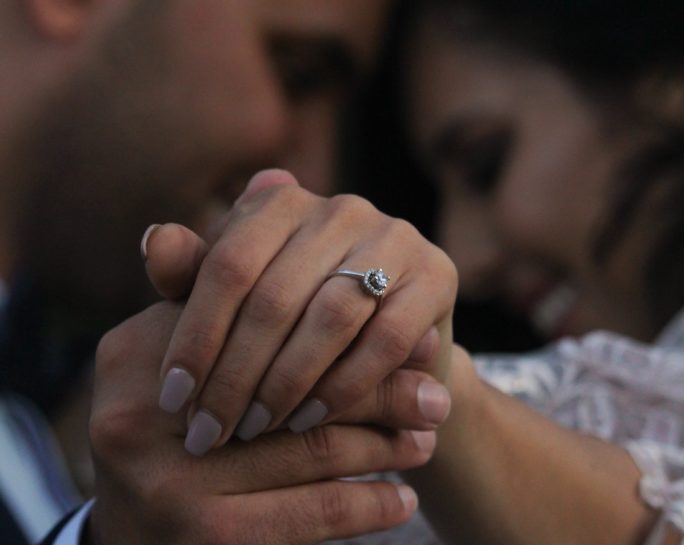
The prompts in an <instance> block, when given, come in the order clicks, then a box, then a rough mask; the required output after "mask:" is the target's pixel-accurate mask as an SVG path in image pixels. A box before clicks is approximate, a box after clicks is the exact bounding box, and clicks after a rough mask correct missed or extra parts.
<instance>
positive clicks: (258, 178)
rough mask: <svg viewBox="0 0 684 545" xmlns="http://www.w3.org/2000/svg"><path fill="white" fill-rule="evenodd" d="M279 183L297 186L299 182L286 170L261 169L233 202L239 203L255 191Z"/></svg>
mask: <svg viewBox="0 0 684 545" xmlns="http://www.w3.org/2000/svg"><path fill="white" fill-rule="evenodd" d="M279 185H292V186H299V182H298V181H297V179H296V178H295V177H294V176H292V174H290V173H289V172H287V171H286V170H281V169H277V168H273V169H269V170H262V171H261V172H258V173H257V174H255V175H254V176H253V177H252V179H251V180H250V181H249V183H248V184H247V187H245V190H244V191H243V192H242V195H240V196H239V197H238V198H237V199H236V200H235V204H236V205H238V204H241V203H243V202H245V201H246V200H249V199H251V198H252V197H253V196H254V195H256V194H257V193H261V192H262V191H264V190H266V189H269V188H271V187H275V186H279Z"/></svg>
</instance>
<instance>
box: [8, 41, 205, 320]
mask: <svg viewBox="0 0 684 545" xmlns="http://www.w3.org/2000/svg"><path fill="white" fill-rule="evenodd" d="M146 35H147V36H149V33H148V34H146ZM134 51H135V52H136V55H133V52H134ZM138 51H145V55H144V56H140V55H137V52H138ZM158 59H163V56H160V55H158V54H155V47H147V46H145V48H143V47H142V46H141V47H137V48H134V49H132V48H131V43H126V44H122V43H121V41H120V40H119V39H117V40H113V41H112V43H109V44H107V46H106V47H104V48H103V52H102V54H101V55H100V56H98V57H97V58H96V59H95V60H94V61H92V62H91V63H90V64H89V66H86V67H82V68H81V70H80V71H79V74H77V75H76V77H74V78H72V80H71V81H70V82H69V83H68V84H66V85H65V86H64V87H63V88H62V89H61V90H60V91H59V92H58V93H55V95H54V96H53V97H52V99H51V100H49V101H48V102H47V103H46V104H45V106H44V107H43V108H40V110H39V111H38V113H37V115H36V116H35V118H34V121H33V122H32V123H30V124H29V125H28V129H27V131H26V132H25V135H24V138H22V139H21V143H22V145H21V146H19V148H18V150H17V153H16V154H15V159H16V160H15V168H14V169H12V171H13V172H15V175H16V177H17V180H16V181H17V184H16V186H17V187H20V188H21V199H20V202H19V205H18V206H17V210H18V211H19V212H18V213H17V214H15V215H16V216H18V217H19V220H18V222H17V223H16V226H15V227H16V231H15V232H16V234H15V241H16V242H18V244H17V245H16V248H17V253H18V263H19V267H18V271H19V274H20V275H22V276H26V277H28V278H30V279H31V282H32V283H33V285H34V286H35V289H36V290H37V291H38V292H39V293H40V294H41V297H42V299H43V301H44V304H45V305H47V306H49V307H50V308H51V309H55V310H57V311H59V312H68V313H69V314H72V315H77V316H78V317H79V318H81V319H83V320H85V321H92V320H93V319H95V320H96V321H97V322H98V323H108V324H113V323H115V322H116V321H119V320H121V319H123V318H124V317H126V316H128V315H130V314H131V313H133V312H135V311H138V310H139V309H141V308H142V307H144V306H146V305H147V304H148V303H149V302H150V301H152V300H153V295H152V291H151V288H149V287H148V282H147V280H146V276H145V271H144V267H143V264H142V262H141V259H140V255H139V250H138V248H139V241H140V237H141V236H142V234H143V232H144V231H145V229H146V228H147V226H148V225H150V224H151V223H165V222H169V221H174V222H179V223H184V224H186V225H188V224H189V225H192V222H193V221H194V220H195V219H196V218H197V217H198V215H199V214H200V213H201V211H202V209H203V207H204V206H206V199H207V195H206V194H205V195H204V196H202V183H203V182H202V181H201V180H202V179H203V178H204V179H206V178H207V176H206V175H205V173H204V172H202V166H201V165H202V162H203V158H202V154H201V153H199V150H198V149H197V148H196V147H195V149H193V145H192V144H191V143H190V142H191V140H190V139H189V138H187V135H188V133H189V132H191V131H190V129H189V124H188V122H187V119H183V117H182V115H180V114H179V112H178V109H179V103H178V102H177V101H176V102H175V103H174V101H173V100H171V101H169V103H168V104H165V102H164V100H163V99H162V100H160V97H159V92H158V91H159V89H162V88H163V85H162V83H160V81H164V80H163V74H162V73H161V72H163V70H164V68H163V63H160V62H159V60H158ZM152 85H154V88H153V87H152ZM205 170H206V169H205ZM194 181H196V182H197V183H196V185H193V182H194ZM203 199H204V201H203Z"/></svg>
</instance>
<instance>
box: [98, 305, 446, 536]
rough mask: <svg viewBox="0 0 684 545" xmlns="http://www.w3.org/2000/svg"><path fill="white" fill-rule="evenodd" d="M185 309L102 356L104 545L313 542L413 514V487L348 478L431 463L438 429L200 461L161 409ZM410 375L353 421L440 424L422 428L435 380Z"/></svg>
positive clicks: (151, 314) (147, 325) (315, 433)
mask: <svg viewBox="0 0 684 545" xmlns="http://www.w3.org/2000/svg"><path fill="white" fill-rule="evenodd" d="M181 310H182V308H181V306H180V305H176V304H173V303H161V304H159V305H156V306H154V307H151V308H150V309H148V310H146V311H145V312H143V313H141V314H139V315H137V316H135V317H133V318H131V319H130V320H128V321H127V322H125V323H124V324H122V325H121V326H119V327H118V328H116V329H114V330H113V331H111V332H110V333H108V334H107V335H106V336H105V338H104V339H103V340H102V342H101V343H100V346H99V348H98V354H97V373H96V385H95V395H94V401H93V411H92V418H91V430H90V431H91V440H92V447H93V453H94V458H95V463H96V470H97V485H96V491H97V498H98V500H97V504H96V508H95V512H94V514H93V519H92V521H91V522H92V524H91V529H92V532H93V537H94V538H95V543H97V544H98V545H109V544H115V543H126V544H132V543H135V544H148V543H168V544H184V543H188V544H190V543H192V544H198V545H201V544H205V543H206V544H209V543H211V544H212V545H214V544H225V545H239V544H250V545H259V544H293V545H294V544H297V545H303V544H308V543H311V544H313V543H318V542H320V541H323V540H326V539H338V538H343V537H347V536H352V535H358V534H362V533H367V532H371V531H376V530H380V529H384V528H388V527H391V526H394V525H397V524H401V523H402V522H404V521H406V520H407V519H408V518H409V517H410V516H411V514H412V513H413V512H414V511H415V509H416V504H417V500H416V496H415V494H414V493H413V491H412V490H411V489H410V488H408V487H405V486H403V485H401V486H397V485H394V484H390V483H384V482H375V483H369V482H346V481H340V480H337V479H338V478H341V477H346V476H352V475H359V474H365V473H368V472H373V471H379V470H383V471H384V470H402V469H406V468H410V467H416V466H419V465H421V464H423V463H425V462H426V461H427V460H428V459H429V457H430V456H431V454H432V451H433V449H434V446H435V434H434V432H433V431H422V432H406V431H404V432H388V431H380V430H378V429H373V428H369V427H360V426H340V425H329V426H324V427H321V428H316V429H314V430H311V431H309V432H307V433H303V434H293V433H291V432H289V431H283V432H275V433H272V434H268V435H265V436H262V437H260V438H259V439H257V440H255V441H253V442H250V443H244V442H241V441H231V442H230V443H229V444H228V445H226V446H225V447H222V448H220V449H215V450H213V451H212V452H211V453H210V454H209V455H208V456H206V457H204V458H201V459H200V458H196V457H194V456H191V455H190V454H188V453H187V452H186V450H185V449H184V447H183V436H184V434H185V431H186V429H187V423H186V421H185V418H184V416H180V415H168V414H165V413H163V412H161V411H159V408H158V405H157V400H158V396H159V382H158V377H159V367H160V364H161V360H162V358H163V355H164V353H165V351H166V349H167V347H168V343H169V340H170V338H171V335H172V332H173V330H174V327H175V326H176V322H177V320H178V317H179V315H180V313H181ZM400 373H403V378H399V379H396V377H395V378H394V379H390V380H393V383H392V384H390V385H385V386H383V387H379V388H377V389H376V390H375V391H374V392H372V394H371V395H369V396H368V397H367V399H366V400H364V401H363V402H362V403H360V404H359V405H358V407H356V408H355V409H354V411H355V414H351V415H350V419H351V420H382V419H383V418H385V417H384V416H383V415H390V414H392V415H395V416H394V418H395V419H397V422H396V423H397V424H398V425H399V426H400V427H405V425H406V424H412V425H413V427H417V428H422V429H430V428H431V427H434V426H433V425H432V424H430V423H429V422H428V421H429V418H426V419H425V420H426V421H425V422H423V423H422V424H421V413H420V401H419V395H418V390H419V388H420V387H421V386H422V385H424V384H431V383H434V381H433V379H431V378H430V377H428V376H427V375H423V374H422V373H420V372H418V371H408V370H405V371H400ZM399 376H400V377H401V376H402V375H399ZM352 412H353V411H352ZM402 414H403V415H409V416H408V417H407V420H408V421H403V420H402V417H401V415H402ZM443 416H446V414H444V415H443Z"/></svg>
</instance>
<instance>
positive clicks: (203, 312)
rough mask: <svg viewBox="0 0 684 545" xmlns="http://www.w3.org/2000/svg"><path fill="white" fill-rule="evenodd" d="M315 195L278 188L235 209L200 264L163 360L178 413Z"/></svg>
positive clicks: (171, 406) (172, 408) (167, 406)
mask: <svg viewBox="0 0 684 545" xmlns="http://www.w3.org/2000/svg"><path fill="white" fill-rule="evenodd" d="M274 192H277V194H276V193H274ZM313 199H316V198H315V197H314V196H313V195H311V194H310V193H308V192H305V191H303V190H297V191H287V188H276V189H275V190H274V189H271V190H268V191H264V192H262V193H261V194H260V195H258V196H255V197H252V198H251V199H249V200H248V201H247V202H245V203H244V204H243V205H242V206H241V207H240V208H237V209H234V210H233V212H232V213H231V220H230V222H229V226H228V228H227V230H226V232H225V233H224V236H223V237H222V238H221V239H220V240H219V241H218V242H217V243H216V244H215V245H214V247H213V248H212V249H211V250H210V251H209V254H208V255H207V257H206V258H205V260H204V262H203V263H202V266H201V267H200V271H199V274H198V278H197V282H196V283H195V286H194V288H193V290H192V293H191V295H190V298H189V299H188V303H187V305H186V308H185V310H184V312H183V314H182V316H181V319H180V320H179V322H178V325H177V327H176V330H175V331H174V334H173V337H172V339H171V343H170V346H169V348H168V351H167V352H166V355H165V358H164V361H163V363H162V370H161V376H162V378H163V381H164V382H163V388H162V392H163V393H164V394H165V393H166V391H167V390H168V391H172V392H174V396H168V397H166V398H164V401H166V403H161V406H162V408H163V409H164V410H166V411H167V412H177V411H178V410H180V408H181V407H182V406H183V405H184V404H185V403H186V402H187V401H188V399H191V398H192V397H194V396H195V395H196V394H197V392H199V391H200V390H201V388H202V387H203V385H204V382H205V380H206V378H207V376H208V375H209V372H210V371H211V368H212V366H213V364H214V362H215V361H216V358H217V356H218V354H219V353H220V351H221V349H222V347H223V344H224V340H225V338H226V336H227V333H228V330H229V328H230V326H231V325H232V323H233V320H234V318H235V316H236V314H237V312H238V309H239V308H240V306H241V305H242V303H243V301H244V299H245V297H246V295H247V294H248V293H249V291H250V290H251V289H252V288H253V286H254V284H255V283H256V281H257V280H258V278H259V276H260V275H261V273H262V272H263V270H264V269H265V268H266V266H267V265H268V263H269V262H270V261H271V260H272V259H273V257H274V256H275V255H276V254H277V253H278V251H279V250H280V248H281V247H282V246H283V245H284V244H285V243H286V241H287V240H288V239H289V238H290V236H292V234H293V232H295V231H296V229H297V227H298V225H299V222H300V221H301V218H302V216H304V215H305V211H306V210H307V208H308V207H310V205H311V202H312V200H313ZM177 386H178V387H177ZM162 397H164V396H162ZM160 401H161V400H160Z"/></svg>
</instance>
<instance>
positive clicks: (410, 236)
mask: <svg viewBox="0 0 684 545" xmlns="http://www.w3.org/2000/svg"><path fill="white" fill-rule="evenodd" d="M388 229H389V232H390V234H391V235H393V237H394V238H395V239H397V240H398V241H399V242H400V243H402V244H406V245H408V244H409V243H415V241H419V242H422V243H425V242H426V240H425V238H424V237H423V235H421V234H420V232H419V231H418V229H416V228H415V227H414V226H413V224H411V223H409V222H408V221H406V220H405V219H400V218H392V220H391V221H390V223H389V227H388Z"/></svg>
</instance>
